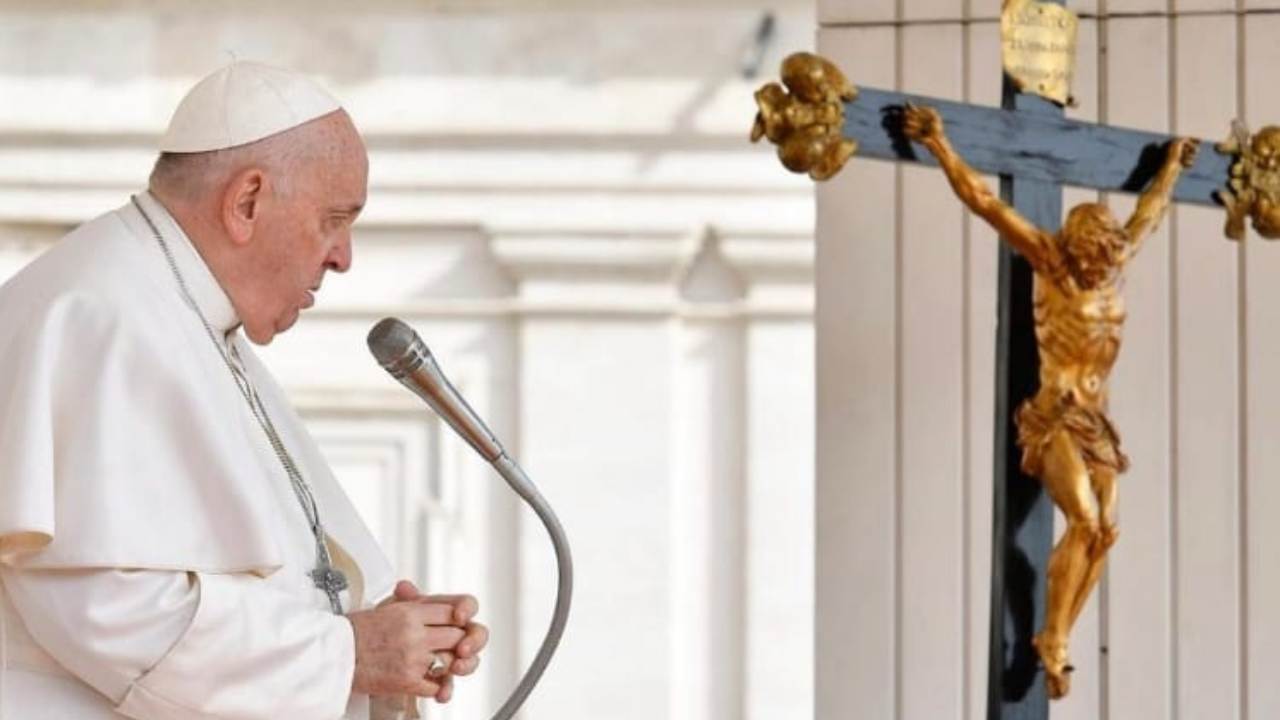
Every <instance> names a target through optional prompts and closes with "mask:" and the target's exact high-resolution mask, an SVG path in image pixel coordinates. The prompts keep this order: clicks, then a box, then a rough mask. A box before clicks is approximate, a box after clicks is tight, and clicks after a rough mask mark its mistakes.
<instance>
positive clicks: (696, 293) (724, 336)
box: [667, 232, 746, 720]
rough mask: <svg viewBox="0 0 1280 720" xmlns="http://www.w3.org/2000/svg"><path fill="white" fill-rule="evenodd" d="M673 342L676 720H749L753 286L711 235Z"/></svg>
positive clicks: (689, 277) (690, 267) (692, 272)
mask: <svg viewBox="0 0 1280 720" xmlns="http://www.w3.org/2000/svg"><path fill="white" fill-rule="evenodd" d="M680 280H681V282H680V285H679V293H680V298H681V300H682V301H683V307H684V311H683V312H682V313H681V316H680V318H679V319H678V320H677V321H676V328H675V338H674V342H673V343H672V347H673V349H674V350H673V351H674V354H675V357H673V359H672V360H673V364H672V368H673V392H674V396H673V398H672V408H673V416H674V422H673V424H672V429H673V432H674V437H673V438H672V448H673V451H674V454H673V472H672V478H673V481H674V485H673V487H672V488H671V502H672V508H671V541H672V542H671V553H672V554H671V567H672V585H671V586H672V598H671V602H672V625H671V627H672V641H671V656H670V658H668V659H667V660H668V662H669V663H670V667H671V713H670V717H671V718H672V720H740V719H741V718H742V717H744V715H743V694H744V684H743V668H744V659H743V650H744V642H743V634H744V629H745V612H744V610H745V609H744V602H745V597H746V582H745V572H744V569H745V563H746V553H745V532H744V523H745V517H746V512H745V511H746V481H745V480H746V478H745V463H744V457H745V447H744V444H745V436H746V433H745V416H746V413H745V399H744V392H745V386H746V385H745V360H744V338H743V335H744V333H743V322H742V319H741V318H740V316H738V315H737V314H736V312H735V308H736V307H737V303H738V302H739V301H740V300H741V299H742V297H743V283H742V281H741V278H739V277H738V275H737V273H736V272H734V270H733V269H732V268H731V267H729V265H728V264H727V263H726V262H725V259H724V257H723V255H721V253H720V250H719V247H718V243H717V242H716V239H715V237H714V236H713V235H712V234H710V233H709V232H708V233H705V234H704V235H703V236H702V237H701V238H699V241H698V249H697V252H696V254H695V255H694V256H693V258H692V259H691V261H690V262H689V263H688V264H687V265H686V266H685V268H684V270H683V272H682V277H681V278H680Z"/></svg>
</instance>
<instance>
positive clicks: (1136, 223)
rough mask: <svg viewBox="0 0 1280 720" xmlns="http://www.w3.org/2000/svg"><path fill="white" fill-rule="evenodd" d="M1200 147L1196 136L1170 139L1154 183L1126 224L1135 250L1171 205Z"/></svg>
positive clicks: (1141, 198) (1126, 230)
mask: <svg viewBox="0 0 1280 720" xmlns="http://www.w3.org/2000/svg"><path fill="white" fill-rule="evenodd" d="M1199 149H1200V141H1199V140H1196V139H1194V138H1178V139H1177V140H1174V141H1173V142H1171V143H1169V149H1168V151H1167V153H1166V154H1165V158H1164V164H1163V165H1161V166H1160V171H1159V172H1157V173H1156V179H1155V180H1153V181H1152V182H1151V186H1150V187H1148V188H1147V189H1146V191H1145V192H1143V193H1142V195H1141V196H1140V197H1139V198H1138V204H1137V206H1136V207H1135V208H1134V209H1133V217H1131V218H1129V222H1128V223H1126V224H1125V228H1124V229H1125V232H1127V233H1128V234H1129V242H1130V243H1132V245H1133V247H1134V252H1136V251H1137V249H1138V247H1139V246H1140V245H1141V244H1142V241H1143V240H1145V239H1146V237H1147V235H1149V234H1151V231H1153V230H1155V229H1156V226H1157V225H1159V224H1160V219H1161V218H1162V217H1164V213H1165V211H1166V210H1168V208H1169V200H1170V198H1172V197H1173V187H1174V186H1175V185H1177V184H1178V176H1180V175H1181V174H1182V171H1183V169H1185V168H1189V167H1191V166H1192V165H1194V164H1195V162H1196V153H1197V151H1198V150H1199Z"/></svg>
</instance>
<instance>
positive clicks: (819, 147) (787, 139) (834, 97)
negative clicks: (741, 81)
mask: <svg viewBox="0 0 1280 720" xmlns="http://www.w3.org/2000/svg"><path fill="white" fill-rule="evenodd" d="M782 82H783V85H786V89H783V87H782V85H779V84H778V83H769V84H767V85H765V86H764V87H762V88H760V89H759V90H757V91H756V96H755V97H756V104H757V105H758V106H759V108H760V111H759V112H758V113H756V120H755V124H754V125H753V126H752V128H751V142H756V141H758V140H760V138H763V137H767V138H769V140H770V141H771V142H773V143H774V144H775V145H777V146H778V158H779V159H780V160H782V164H783V165H785V166H786V168H787V169H788V170H791V171H792V172H803V173H809V177H811V178H813V179H814V180H826V179H828V178H830V177H832V176H834V175H835V174H836V173H837V172H839V171H840V168H842V167H844V164H845V161H847V160H848V159H849V157H850V156H851V155H853V153H854V152H856V151H857V149H858V144H857V143H856V142H854V141H852V140H849V139H848V138H845V137H844V136H843V135H842V134H841V133H842V131H843V130H844V102H845V101H847V100H852V99H854V98H855V97H856V96H857V94H858V91H857V90H856V89H855V88H854V87H853V85H852V84H851V83H850V82H849V80H848V79H847V78H845V76H844V73H842V72H840V69H839V68H837V67H836V66H835V65H834V64H833V63H831V62H830V61H829V60H826V59H823V58H821V57H818V56H817V55H814V54H812V53H795V54H793V55H791V56H789V57H787V59H786V60H784V61H783V62H782ZM787 90H790V91H791V94H790V95H788V94H787Z"/></svg>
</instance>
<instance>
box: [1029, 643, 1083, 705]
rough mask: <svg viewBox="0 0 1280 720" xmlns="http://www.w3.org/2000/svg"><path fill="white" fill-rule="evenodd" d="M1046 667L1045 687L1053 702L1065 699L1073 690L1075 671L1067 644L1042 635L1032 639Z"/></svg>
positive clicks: (1041, 661)
mask: <svg viewBox="0 0 1280 720" xmlns="http://www.w3.org/2000/svg"><path fill="white" fill-rule="evenodd" d="M1031 644H1032V645H1033V646H1034V647H1035V649H1036V652H1037V653H1038V654H1039V655H1040V664H1041V665H1042V666H1043V667H1044V685H1045V689H1046V690H1048V692H1049V697H1050V698H1051V699H1053V700H1057V699H1058V698H1061V697H1064V696H1065V695H1066V694H1067V691H1069V690H1070V689H1071V672H1072V671H1073V670H1075V668H1074V667H1072V666H1071V664H1070V660H1069V659H1068V658H1067V644H1066V643H1065V642H1062V641H1060V640H1059V641H1054V640H1053V639H1051V638H1048V637H1046V635H1045V633H1043V632H1042V633H1040V634H1038V635H1036V636H1035V637H1034V638H1032V639H1031Z"/></svg>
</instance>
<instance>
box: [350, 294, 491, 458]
mask: <svg viewBox="0 0 1280 720" xmlns="http://www.w3.org/2000/svg"><path fill="white" fill-rule="evenodd" d="M368 342H369V352H372V353H373V356H374V357H375V358H377V360H378V363H379V364H380V365H382V367H383V369H385V370H386V371H387V372H388V373H391V377H393V378H395V379H396V380H399V381H400V384H402V385H404V386H405V387H407V388H409V389H410V390H412V391H413V393H414V394H415V395H417V396H418V397H420V398H422V399H423V400H425V401H427V404H428V405H430V406H431V409H432V410H435V411H436V414H437V415H439V416H440V417H441V418H444V421H445V422H447V423H449V426H450V427H452V428H453V431H454V432H456V433H458V435H460V436H462V439H463V440H466V441H467V444H469V445H470V446H471V447H473V448H475V451H476V452H478V453H480V455H481V457H483V458H484V459H485V460H488V461H489V462H494V461H495V460H497V459H498V458H499V457H502V456H503V455H504V454H506V451H505V450H503V449H502V444H501V443H499V442H498V439H497V438H495V437H494V436H493V433H492V432H490V431H489V428H488V427H486V426H485V424H484V421H482V420H481V419H480V416H479V415H477V414H476V412H475V410H472V409H471V406H470V405H468V404H467V401H466V400H464V399H463V397H462V395H461V394H459V393H458V390H457V388H455V387H454V386H453V383H450V382H449V379H448V378H446V377H445V376H444V373H443V372H441V371H440V366H439V365H437V364H436V361H435V358H434V357H432V356H431V351H430V350H428V349H427V345H426V343H424V342H422V338H420V337H418V333H416V332H414V330H413V328H411V327H409V326H408V325H406V324H405V323H404V322H402V321H400V320H398V319H396V318H385V319H383V320H381V321H380V322H378V324H377V325H374V326H373V329H372V330H370V331H369V338H368Z"/></svg>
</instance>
